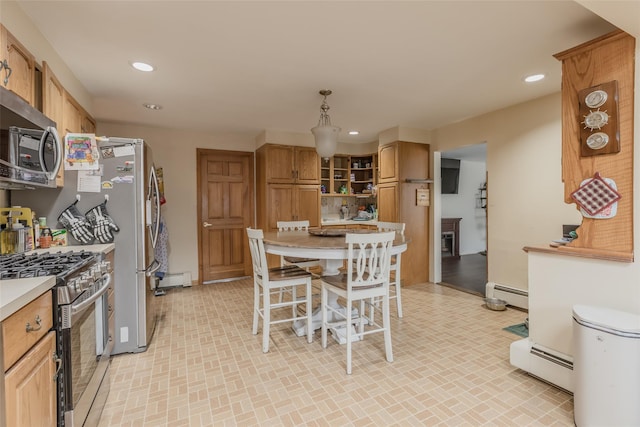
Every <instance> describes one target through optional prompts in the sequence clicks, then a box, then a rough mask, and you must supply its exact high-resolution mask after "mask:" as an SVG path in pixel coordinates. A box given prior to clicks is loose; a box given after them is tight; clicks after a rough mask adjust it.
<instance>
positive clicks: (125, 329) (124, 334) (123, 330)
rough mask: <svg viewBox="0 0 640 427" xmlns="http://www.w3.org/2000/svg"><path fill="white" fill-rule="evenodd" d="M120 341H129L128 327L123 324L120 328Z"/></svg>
mask: <svg viewBox="0 0 640 427" xmlns="http://www.w3.org/2000/svg"><path fill="white" fill-rule="evenodd" d="M120 342H129V327H128V326H123V327H122V328H120Z"/></svg>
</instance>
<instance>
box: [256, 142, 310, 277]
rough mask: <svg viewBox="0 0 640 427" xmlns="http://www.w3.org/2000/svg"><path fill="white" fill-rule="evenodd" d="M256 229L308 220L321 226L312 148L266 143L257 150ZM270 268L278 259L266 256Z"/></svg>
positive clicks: (273, 228)
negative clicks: (286, 222) (285, 222)
mask: <svg viewBox="0 0 640 427" xmlns="http://www.w3.org/2000/svg"><path fill="white" fill-rule="evenodd" d="M256 190H257V191H256V211H257V215H256V218H257V227H258V228H260V229H262V230H264V231H265V232H266V231H273V230H277V229H278V227H277V222H278V221H295V220H309V224H310V225H311V226H312V227H319V226H320V223H321V221H320V157H319V156H318V154H317V153H316V152H315V149H314V148H310V147H293V146H287V145H275V144H265V145H263V146H262V147H260V148H259V149H258V150H257V151H256ZM268 258H269V260H268V261H269V265H270V266H275V265H277V263H279V257H273V256H269V257H268Z"/></svg>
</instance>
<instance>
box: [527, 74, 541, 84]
mask: <svg viewBox="0 0 640 427" xmlns="http://www.w3.org/2000/svg"><path fill="white" fill-rule="evenodd" d="M542 79H544V74H532V75H530V76H527V77H525V78H524V81H525V82H527V83H533V82H537V81H539V80H542Z"/></svg>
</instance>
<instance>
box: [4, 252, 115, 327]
mask: <svg viewBox="0 0 640 427" xmlns="http://www.w3.org/2000/svg"><path fill="white" fill-rule="evenodd" d="M115 247H116V246H115V244H113V243H108V244H101V245H78V246H54V247H52V248H48V249H36V250H34V251H30V252H28V253H29V254H34V253H35V254H41V253H47V252H50V253H57V252H63V253H64V252H71V251H87V252H96V253H102V254H106V253H109V252H111V251H112V250H114V249H115ZM55 284H56V278H55V276H45V277H31V278H26V279H11V280H0V322H2V321H3V320H4V319H6V318H7V317H9V316H11V315H12V314H13V313H15V312H16V311H18V310H20V309H21V308H22V307H24V306H25V305H27V304H28V303H30V302H31V301H33V300H34V299H35V298H37V297H39V296H40V295H42V294H43V293H44V292H45V291H47V290H49V289H51V288H52V287H53V286H54V285H55Z"/></svg>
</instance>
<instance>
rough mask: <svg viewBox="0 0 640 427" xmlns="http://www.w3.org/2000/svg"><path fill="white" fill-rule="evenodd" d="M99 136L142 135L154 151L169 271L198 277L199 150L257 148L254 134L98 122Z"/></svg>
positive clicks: (136, 136)
mask: <svg viewBox="0 0 640 427" xmlns="http://www.w3.org/2000/svg"><path fill="white" fill-rule="evenodd" d="M97 132H98V134H99V135H106V136H120V137H128V138H142V139H144V140H145V141H146V142H147V143H149V146H150V147H151V149H152V151H153V160H154V163H155V165H156V167H162V169H163V173H164V181H165V187H164V188H165V198H166V199H167V203H166V204H165V205H163V207H162V214H163V215H164V216H165V220H166V224H167V229H168V231H169V241H170V249H169V250H170V253H169V272H170V273H179V272H185V271H188V272H190V273H191V277H192V279H193V280H196V279H197V278H198V234H197V233H198V224H197V215H198V213H197V209H196V206H197V191H196V190H197V188H196V186H197V178H196V149H197V148H209V149H216V150H232V151H254V150H255V141H254V138H252V137H246V136H245V137H243V136H239V135H213V134H207V133H198V132H189V131H182V130H176V129H162V128H152V127H144V126H135V125H126V124H118V123H106V122H98V130H97Z"/></svg>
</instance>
